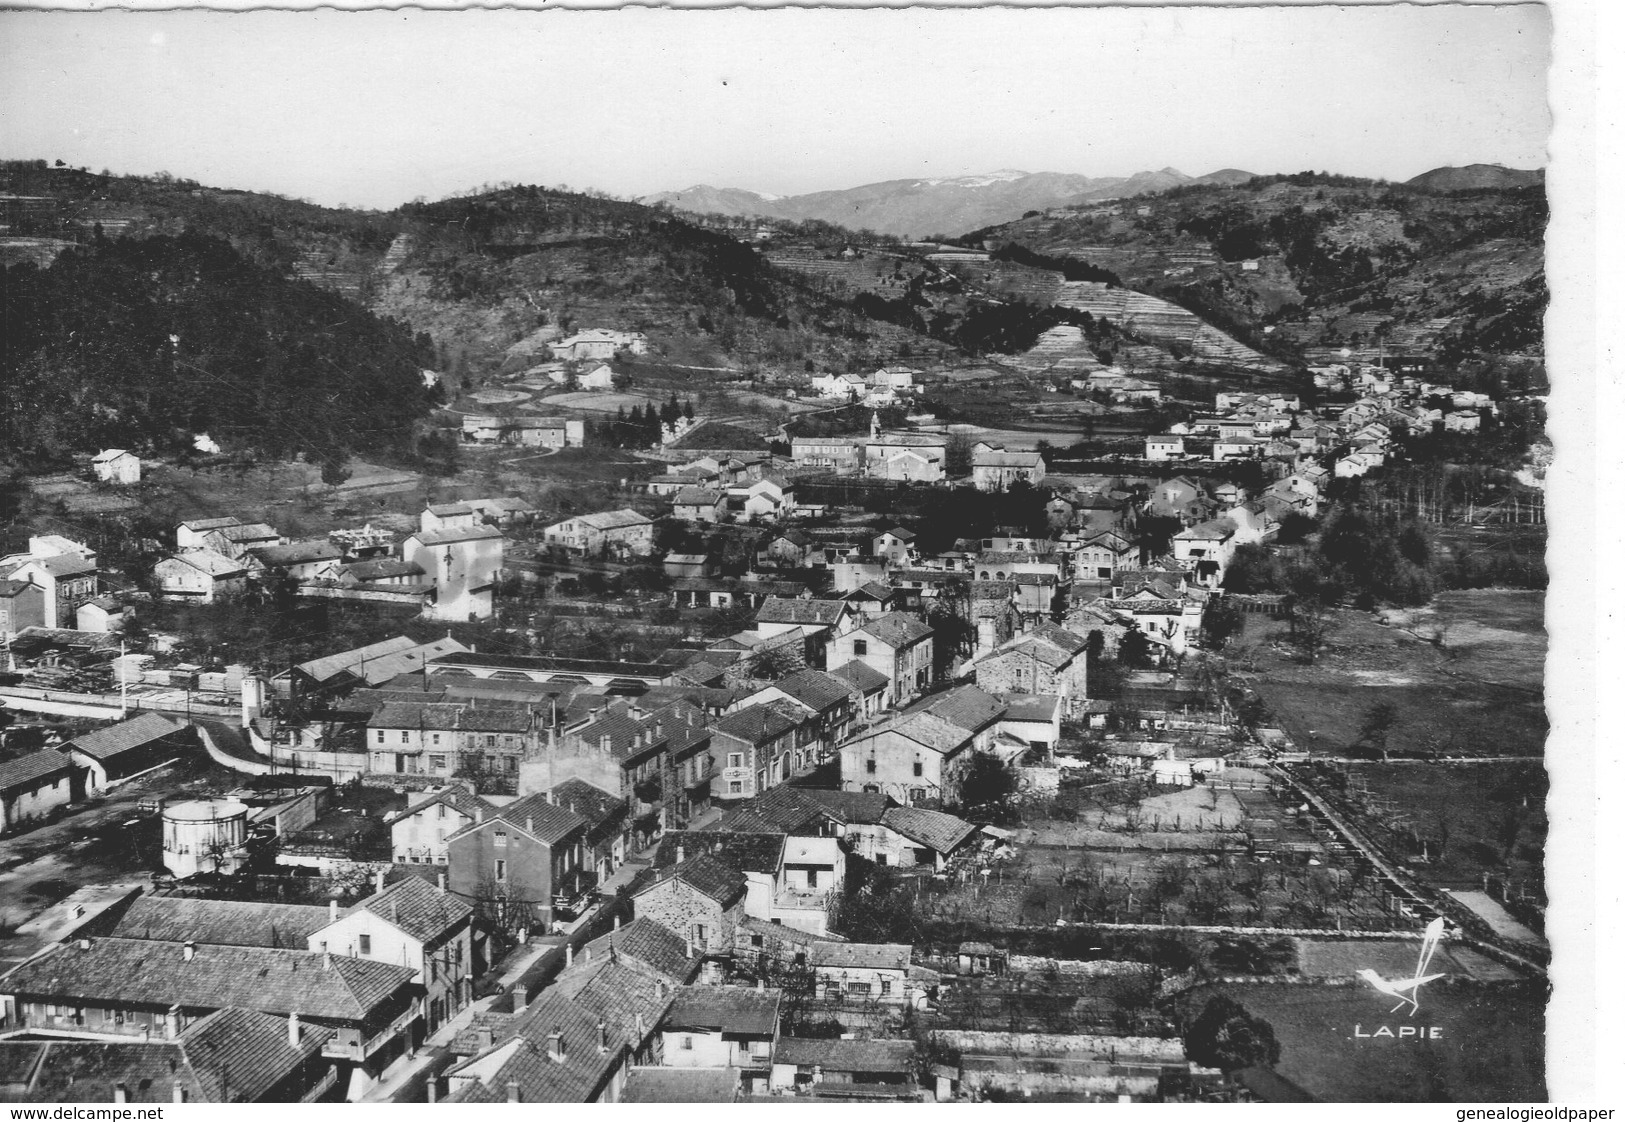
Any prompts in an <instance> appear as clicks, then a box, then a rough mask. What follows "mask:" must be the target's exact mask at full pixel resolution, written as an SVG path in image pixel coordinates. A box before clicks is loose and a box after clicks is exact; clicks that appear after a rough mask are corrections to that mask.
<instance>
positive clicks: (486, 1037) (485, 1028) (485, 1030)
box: [474, 1025, 496, 1052]
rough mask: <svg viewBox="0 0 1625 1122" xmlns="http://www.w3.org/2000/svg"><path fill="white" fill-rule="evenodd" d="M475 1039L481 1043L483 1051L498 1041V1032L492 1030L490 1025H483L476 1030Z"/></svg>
mask: <svg viewBox="0 0 1625 1122" xmlns="http://www.w3.org/2000/svg"><path fill="white" fill-rule="evenodd" d="M474 1039H475V1041H476V1042H477V1043H478V1044H479V1046H480V1051H482V1052H483V1051H485V1050H486V1049H487V1048H489V1047H491V1045H492V1044H495V1043H496V1034H495V1033H493V1032H492V1031H491V1026H490V1025H481V1026H480V1027H479V1028H478V1029H476V1030H475V1032H474Z"/></svg>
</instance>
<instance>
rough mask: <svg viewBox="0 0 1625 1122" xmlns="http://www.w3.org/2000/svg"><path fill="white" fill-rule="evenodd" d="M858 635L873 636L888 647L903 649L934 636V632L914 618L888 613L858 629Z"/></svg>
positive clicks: (898, 613)
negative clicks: (931, 635)
mask: <svg viewBox="0 0 1625 1122" xmlns="http://www.w3.org/2000/svg"><path fill="white" fill-rule="evenodd" d="M858 633H859V634H861V635H870V636H873V637H874V638H875V639H876V640H878V641H879V642H882V643H885V644H886V645H887V646H891V647H903V646H907V645H908V644H910V643H917V642H919V641H920V640H921V639H924V638H926V637H927V636H928V635H930V634H932V631H931V628H929V627H927V626H926V625H925V624H923V623H921V622H920V621H919V620H917V619H915V618H914V617H913V616H907V615H904V614H903V613H901V612H887V613H886V614H885V615H883V616H879V617H877V618H875V619H872V620H870V621H869V622H868V623H866V624H864V625H863V626H862V627H860V628H858Z"/></svg>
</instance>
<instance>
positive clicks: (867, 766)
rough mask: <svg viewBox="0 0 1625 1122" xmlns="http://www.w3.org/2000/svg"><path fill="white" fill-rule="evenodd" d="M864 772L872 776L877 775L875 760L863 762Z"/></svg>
mask: <svg viewBox="0 0 1625 1122" xmlns="http://www.w3.org/2000/svg"><path fill="white" fill-rule="evenodd" d="M863 770H864V771H866V772H868V773H869V774H870V775H873V774H874V773H875V762H874V760H872V759H869V760H864V761H863Z"/></svg>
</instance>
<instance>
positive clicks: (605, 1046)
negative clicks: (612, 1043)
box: [598, 1017, 609, 1054]
mask: <svg viewBox="0 0 1625 1122" xmlns="http://www.w3.org/2000/svg"><path fill="white" fill-rule="evenodd" d="M598 1051H599V1053H600V1054H603V1053H607V1052H608V1051H609V1025H608V1024H607V1023H606V1022H605V1021H604V1018H602V1017H599V1018H598Z"/></svg>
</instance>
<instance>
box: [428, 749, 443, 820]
mask: <svg viewBox="0 0 1625 1122" xmlns="http://www.w3.org/2000/svg"><path fill="white" fill-rule="evenodd" d="M436 739H438V737H437V738H436ZM429 766H430V767H431V768H433V769H434V770H435V771H445V770H446V757H445V756H430V757H429ZM440 809H441V810H444V809H446V804H445V803H441V804H440Z"/></svg>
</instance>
